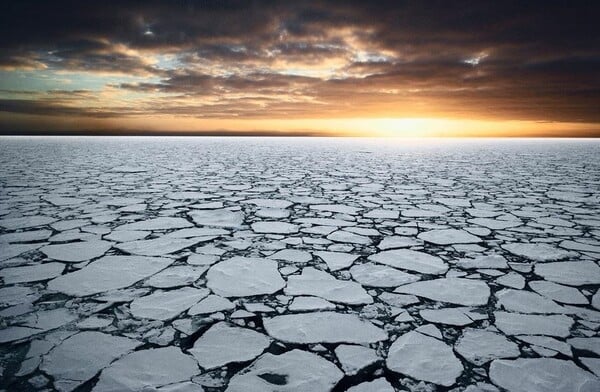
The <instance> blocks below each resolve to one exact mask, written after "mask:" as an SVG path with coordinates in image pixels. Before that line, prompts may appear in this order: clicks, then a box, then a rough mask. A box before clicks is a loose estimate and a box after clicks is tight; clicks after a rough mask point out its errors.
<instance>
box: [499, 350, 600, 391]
mask: <svg viewBox="0 0 600 392" xmlns="http://www.w3.org/2000/svg"><path fill="white" fill-rule="evenodd" d="M490 379H491V380H492V382H493V383H494V384H496V385H498V386H499V387H502V388H504V389H506V390H507V391H509V392H574V391H577V392H594V391H598V390H600V380H599V379H598V378H597V377H595V376H594V375H593V374H591V373H588V372H586V371H584V370H583V369H581V368H580V367H578V366H577V365H575V364H574V363H573V362H569V361H563V360H559V359H553V358H519V359H515V360H512V361H511V360H504V359H499V360H496V361H494V362H492V364H491V365H490Z"/></svg>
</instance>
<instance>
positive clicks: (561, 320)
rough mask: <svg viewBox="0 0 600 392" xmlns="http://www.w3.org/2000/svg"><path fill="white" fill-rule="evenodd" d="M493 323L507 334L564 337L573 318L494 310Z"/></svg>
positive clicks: (568, 332)
mask: <svg viewBox="0 0 600 392" xmlns="http://www.w3.org/2000/svg"><path fill="white" fill-rule="evenodd" d="M494 317H495V319H496V321H495V324H496V327H498V329H499V330H501V331H502V332H504V333H505V334H507V335H547V336H557V337H566V336H569V334H570V329H571V326H572V325H573V319H571V318H570V317H568V316H564V315H550V316H546V315H537V314H520V313H509V312H494Z"/></svg>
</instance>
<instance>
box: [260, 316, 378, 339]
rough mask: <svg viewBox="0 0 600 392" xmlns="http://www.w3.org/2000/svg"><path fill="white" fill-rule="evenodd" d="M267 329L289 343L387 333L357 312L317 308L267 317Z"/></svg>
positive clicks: (360, 337) (357, 337)
mask: <svg viewBox="0 0 600 392" xmlns="http://www.w3.org/2000/svg"><path fill="white" fill-rule="evenodd" d="M263 324H264V326H265V330H266V331H267V333H268V334H269V335H270V336H272V337H273V338H275V339H277V340H281V341H282V342H289V343H301V344H306V343H359V344H361V343H373V342H378V341H381V340H386V339H387V337H388V336H387V333H386V332H385V331H383V330H382V329H380V328H378V327H376V326H375V325H373V324H371V323H370V322H368V321H365V320H361V319H360V318H359V317H358V316H356V315H354V314H345V313H335V312H314V313H302V314H286V315H282V316H275V317H273V318H265V319H263Z"/></svg>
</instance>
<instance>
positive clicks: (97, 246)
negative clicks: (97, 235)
mask: <svg viewBox="0 0 600 392" xmlns="http://www.w3.org/2000/svg"><path fill="white" fill-rule="evenodd" d="M111 246H112V242H108V241H101V240H94V241H81V242H70V243H68V244H55V245H47V246H44V247H43V248H41V249H40V251H42V252H43V253H44V254H45V255H46V256H48V257H49V258H51V259H54V260H59V261H65V262H69V263H78V262H80V261H87V260H91V259H95V258H96V257H100V256H102V255H103V254H104V253H106V251H108V250H109V249H110V248H111Z"/></svg>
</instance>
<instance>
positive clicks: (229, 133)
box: [0, 129, 600, 139]
mask: <svg viewBox="0 0 600 392" xmlns="http://www.w3.org/2000/svg"><path fill="white" fill-rule="evenodd" d="M0 136H91V137H93V136H134V137H164V136H170V137H182V136H189V137H315V138H320V137H322V138H326V137H329V138H331V137H334V138H407V139H421V138H428V139H432V138H440V139H461V138H463V139H465V138H474V139H491V138H499V139H520V138H529V139H600V131H599V132H594V133H592V134H590V135H582V134H572V135H560V134H556V133H555V132H548V133H547V134H546V133H544V134H539V133H536V134H523V135H502V136H498V135H493V134H480V135H468V136H464V135H457V136H452V135H423V136H402V135H397V136H396V135H393V136H382V135H374V136H369V135H364V134H360V135H359V134H356V135H349V134H344V133H340V132H331V131H310V130H306V131H272V130H253V131H235V130H213V131H155V130H131V129H130V130H72V131H67V130H61V131H59V130H48V131H37V130H15V131H9V130H0Z"/></svg>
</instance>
